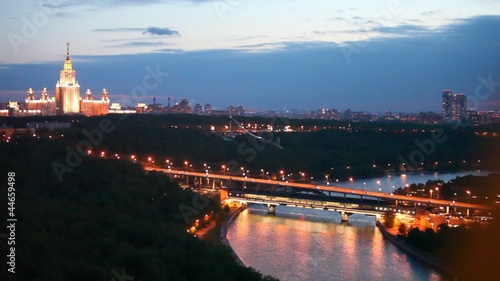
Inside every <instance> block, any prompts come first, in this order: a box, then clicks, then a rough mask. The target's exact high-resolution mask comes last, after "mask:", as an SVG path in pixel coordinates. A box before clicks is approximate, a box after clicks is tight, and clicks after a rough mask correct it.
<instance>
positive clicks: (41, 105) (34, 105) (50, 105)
mask: <svg viewBox="0 0 500 281" xmlns="http://www.w3.org/2000/svg"><path fill="white" fill-rule="evenodd" d="M26 110H27V111H28V112H34V113H36V115H42V116H51V115H56V113H57V112H56V99H55V97H53V98H50V96H49V92H48V91H47V88H43V91H42V96H41V97H40V99H38V100H37V99H35V94H34V92H33V89H31V88H29V90H28V92H27V94H26Z"/></svg>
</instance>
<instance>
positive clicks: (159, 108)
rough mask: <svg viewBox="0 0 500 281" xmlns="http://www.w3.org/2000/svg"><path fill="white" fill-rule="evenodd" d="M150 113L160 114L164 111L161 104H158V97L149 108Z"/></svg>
mask: <svg viewBox="0 0 500 281" xmlns="http://www.w3.org/2000/svg"><path fill="white" fill-rule="evenodd" d="M148 108H149V112H153V113H159V112H162V111H163V106H162V104H161V103H156V97H154V98H153V103H152V104H150V105H149V106H148Z"/></svg>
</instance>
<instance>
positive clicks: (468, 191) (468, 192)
mask: <svg viewBox="0 0 500 281" xmlns="http://www.w3.org/2000/svg"><path fill="white" fill-rule="evenodd" d="M467 194H468V195H469V203H470V190H467Z"/></svg>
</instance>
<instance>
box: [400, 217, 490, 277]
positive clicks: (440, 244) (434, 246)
mask: <svg viewBox="0 0 500 281" xmlns="http://www.w3.org/2000/svg"><path fill="white" fill-rule="evenodd" d="M498 211H499V210H498V209H497V211H496V213H497V216H496V217H498ZM499 232H500V221H499V220H498V219H495V220H493V221H492V222H491V223H490V225H488V226H486V227H480V226H479V225H478V224H475V225H473V226H472V227H469V228H468V229H466V228H465V227H457V228H450V227H449V226H448V225H447V224H441V225H439V226H438V230H437V232H434V230H432V229H430V228H428V229H426V230H424V231H421V230H419V229H418V228H413V229H411V230H410V231H409V232H408V234H407V236H406V241H407V242H408V243H410V244H411V245H413V246H414V247H416V248H418V249H420V250H422V251H425V252H429V253H432V254H434V255H435V256H437V257H439V258H440V259H441V260H442V261H444V262H445V263H446V264H447V265H449V266H450V268H451V269H452V270H453V271H454V272H455V274H456V275H457V276H458V280H465V281H479V280H485V281H486V280H497V279H498V276H500V268H499V267H498V260H499V259H500V240H499V239H498V233H499Z"/></svg>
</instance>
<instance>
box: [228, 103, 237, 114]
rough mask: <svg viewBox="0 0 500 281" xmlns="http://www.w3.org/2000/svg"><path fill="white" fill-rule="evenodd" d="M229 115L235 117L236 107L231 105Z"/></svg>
mask: <svg viewBox="0 0 500 281" xmlns="http://www.w3.org/2000/svg"><path fill="white" fill-rule="evenodd" d="M227 113H228V114H229V115H231V116H233V115H235V108H234V106H232V105H230V106H228V107H227Z"/></svg>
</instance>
